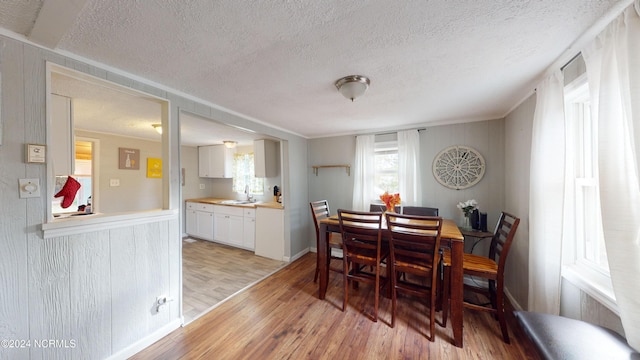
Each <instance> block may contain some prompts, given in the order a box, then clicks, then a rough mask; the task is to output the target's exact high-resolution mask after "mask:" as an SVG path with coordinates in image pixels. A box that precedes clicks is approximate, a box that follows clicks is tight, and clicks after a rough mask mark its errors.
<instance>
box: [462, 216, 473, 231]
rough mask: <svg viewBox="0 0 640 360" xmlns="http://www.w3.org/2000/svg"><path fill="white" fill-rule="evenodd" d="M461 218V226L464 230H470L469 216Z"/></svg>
mask: <svg viewBox="0 0 640 360" xmlns="http://www.w3.org/2000/svg"><path fill="white" fill-rule="evenodd" d="M463 219H464V221H463V222H462V227H463V228H464V229H465V230H471V220H470V219H469V217H468V216H466V215H465V217H464V218H463Z"/></svg>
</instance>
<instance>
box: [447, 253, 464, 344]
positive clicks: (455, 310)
mask: <svg viewBox="0 0 640 360" xmlns="http://www.w3.org/2000/svg"><path fill="white" fill-rule="evenodd" d="M463 253H464V243H463V242H462V241H452V243H451V287H450V293H451V300H450V306H451V326H452V328H453V342H454V344H455V346H458V347H462V344H463V341H462V340H463V339H462V316H463V312H464V303H463V301H464V298H463V296H464V273H463V271H462V258H463Z"/></svg>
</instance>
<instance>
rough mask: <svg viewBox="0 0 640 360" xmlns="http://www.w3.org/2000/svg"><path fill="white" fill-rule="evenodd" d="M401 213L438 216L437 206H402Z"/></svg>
mask: <svg viewBox="0 0 640 360" xmlns="http://www.w3.org/2000/svg"><path fill="white" fill-rule="evenodd" d="M402 213H403V214H406V215H421V216H438V208H433V207H426V206H403V207H402Z"/></svg>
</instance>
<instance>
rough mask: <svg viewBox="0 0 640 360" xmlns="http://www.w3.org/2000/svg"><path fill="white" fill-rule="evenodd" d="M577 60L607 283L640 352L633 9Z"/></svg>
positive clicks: (638, 31) (639, 165)
mask: <svg viewBox="0 0 640 360" xmlns="http://www.w3.org/2000/svg"><path fill="white" fill-rule="evenodd" d="M636 6H638V1H636ZM582 54H583V57H584V59H585V63H586V65H587V77H588V79H589V88H590V91H591V103H592V110H593V111H594V112H595V113H594V114H593V116H597V118H598V124H599V125H598V158H599V162H598V166H599V169H600V171H599V185H600V203H601V207H602V227H603V230H604V241H605V245H606V249H607V257H608V259H609V269H610V271H611V282H612V283H613V291H614V294H615V296H616V303H617V304H618V308H619V310H620V318H621V320H622V326H623V327H624V332H625V335H626V338H627V342H628V343H629V345H631V346H632V347H634V348H635V349H636V350H640V283H639V282H638V279H640V179H639V175H638V174H639V169H640V16H639V15H638V13H637V11H636V10H635V9H634V8H633V6H630V7H628V8H627V9H626V10H625V11H624V12H623V13H622V15H620V16H619V17H618V18H617V19H615V20H614V21H613V22H612V23H611V24H610V25H609V26H608V27H607V28H606V29H605V30H604V31H603V32H602V33H601V34H600V35H599V36H598V37H597V38H596V39H595V40H594V41H593V43H592V44H590V45H589V46H588V47H587V48H586V49H584V50H583V51H582Z"/></svg>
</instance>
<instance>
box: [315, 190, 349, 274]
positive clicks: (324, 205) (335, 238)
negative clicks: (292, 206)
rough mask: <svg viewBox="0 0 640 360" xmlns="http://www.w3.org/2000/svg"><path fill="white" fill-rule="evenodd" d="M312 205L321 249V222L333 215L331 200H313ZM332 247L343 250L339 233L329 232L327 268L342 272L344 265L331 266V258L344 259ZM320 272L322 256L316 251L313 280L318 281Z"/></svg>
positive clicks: (317, 239)
mask: <svg viewBox="0 0 640 360" xmlns="http://www.w3.org/2000/svg"><path fill="white" fill-rule="evenodd" d="M309 205H310V207H311V215H312V217H313V224H314V225H315V227H316V251H320V235H321V234H320V225H319V222H320V220H322V219H326V218H328V217H329V216H331V211H330V210H329V202H328V201H327V200H319V201H312V202H310V203H309ZM332 249H340V250H342V236H341V235H340V234H337V233H329V242H328V243H327V256H326V259H327V268H328V269H329V270H333V271H335V272H339V273H341V272H342V266H341V267H339V268H336V267H331V260H340V261H342V257H341V256H336V255H334V254H333V251H332ZM319 272H320V256H319V254H318V253H316V274H315V275H314V277H313V282H318V274H319Z"/></svg>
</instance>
